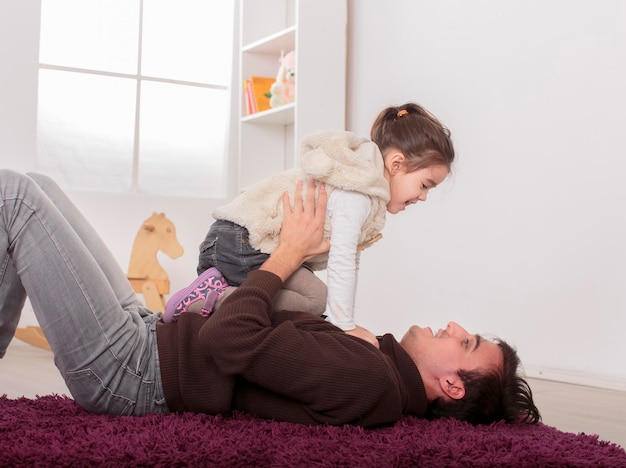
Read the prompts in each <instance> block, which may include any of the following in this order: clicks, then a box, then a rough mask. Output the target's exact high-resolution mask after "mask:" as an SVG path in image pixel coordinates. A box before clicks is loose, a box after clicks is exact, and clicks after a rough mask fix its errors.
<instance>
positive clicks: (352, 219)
mask: <svg viewBox="0 0 626 468" xmlns="http://www.w3.org/2000/svg"><path fill="white" fill-rule="evenodd" d="M453 160H454V148H453V145H452V142H451V140H450V131H449V130H448V129H447V128H445V127H444V126H443V125H442V124H441V123H440V122H439V121H438V120H437V119H436V118H435V117H434V116H433V115H432V114H430V113H429V112H428V111H427V110H425V109H424V108H423V107H421V106H419V105H417V104H414V103H408V104H405V105H402V106H399V107H388V108H386V109H384V110H383V111H382V112H381V113H380V114H379V115H378V117H377V118H376V120H375V121H374V123H373V125H372V129H371V141H370V140H368V139H366V138H361V137H357V136H356V135H354V134H352V133H349V132H335V131H327V132H322V133H318V134H314V135H311V136H309V137H307V138H305V139H304V141H303V142H302V145H301V159H300V167H299V168H296V169H291V170H287V171H284V172H281V173H279V174H277V175H275V176H272V177H269V178H267V179H265V180H262V181H261V182H259V183H257V184H256V185H254V186H252V187H251V188H250V189H248V190H246V191H245V192H243V193H242V194H240V195H239V196H238V197H236V198H235V199H234V200H233V201H232V202H231V203H229V204H227V205H226V206H223V207H220V208H218V209H216V210H215V211H214V212H213V217H214V218H215V219H216V221H215V222H214V223H213V224H212V225H211V227H210V229H209V232H208V233H207V235H206V238H205V240H204V242H203V243H202V244H201V246H200V256H199V264H198V274H199V275H200V276H199V277H198V278H197V279H196V281H194V282H193V283H192V284H191V285H190V286H189V287H188V288H185V289H183V290H181V291H179V292H178V293H176V294H174V295H173V296H172V298H171V299H170V300H169V301H168V304H167V307H166V310H165V314H164V321H165V322H172V321H175V320H177V318H178V316H179V315H180V314H181V313H182V312H185V311H187V310H194V308H195V311H198V309H199V308H200V307H202V313H203V314H204V315H208V314H209V313H210V312H211V310H212V309H213V307H214V305H215V301H216V300H217V298H218V297H219V296H220V295H221V294H222V293H223V292H224V291H225V290H226V288H227V286H228V285H230V286H238V285H240V284H241V283H242V282H243V281H244V279H245V278H246V276H247V275H248V273H249V272H250V271H251V270H255V269H258V267H259V266H260V265H261V264H262V263H263V262H264V261H265V260H266V259H267V257H268V256H269V254H270V253H271V252H272V251H273V250H274V248H275V247H276V245H277V242H278V233H279V231H280V226H281V221H282V202H281V200H282V195H283V193H284V192H285V191H288V192H289V193H290V195H291V196H292V197H293V193H294V190H295V187H296V183H297V181H299V180H306V179H311V178H312V179H314V180H315V181H316V183H318V184H325V186H326V190H327V192H328V194H329V195H328V208H327V222H326V226H325V230H326V233H327V236H329V237H330V244H331V247H330V251H329V253H328V255H324V256H322V257H318V258H315V259H312V260H310V261H308V262H307V263H306V264H304V265H303V266H302V267H301V268H300V269H299V270H298V271H296V273H294V275H292V277H291V278H290V279H289V280H288V281H287V282H286V283H285V285H284V289H283V290H282V291H281V293H280V294H279V296H278V297H277V298H276V300H275V302H274V304H275V308H276V309H277V310H280V309H283V310H298V311H307V312H311V313H314V314H317V315H321V314H325V315H326V316H327V319H328V320H329V321H330V322H331V323H333V324H334V325H336V326H338V327H339V328H341V329H342V330H344V331H345V332H346V333H349V334H352V335H354V336H358V337H360V338H363V339H365V340H367V341H370V342H371V343H372V344H374V345H377V343H378V342H377V340H376V338H375V336H374V335H373V334H372V333H370V332H369V331H367V330H365V329H364V328H362V327H359V326H358V325H357V324H356V322H355V319H354V302H355V294H356V287H357V271H358V267H359V256H360V252H361V250H363V249H364V248H366V247H368V246H369V245H371V244H372V243H373V242H375V241H377V240H378V239H380V237H382V235H381V234H380V231H381V230H382V228H383V225H384V223H385V215H386V212H389V213H391V214H396V213H398V212H400V211H403V210H404V209H405V208H406V207H407V206H409V205H413V204H415V203H417V202H418V201H426V197H427V195H428V191H429V190H430V189H432V188H434V187H436V186H437V185H439V184H440V183H441V182H442V181H443V180H444V179H445V178H446V177H447V175H448V173H449V171H450V169H451V165H452V162H453ZM324 268H326V269H327V285H328V286H327V287H326V284H324V282H323V281H321V280H320V279H319V278H318V277H317V276H316V275H315V274H314V273H313V271H315V270H322V269H324ZM222 275H223V276H222Z"/></svg>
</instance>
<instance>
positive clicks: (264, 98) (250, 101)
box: [243, 76, 276, 115]
mask: <svg viewBox="0 0 626 468" xmlns="http://www.w3.org/2000/svg"><path fill="white" fill-rule="evenodd" d="M274 81H276V79H275V78H267V77H264V76H251V77H250V78H248V79H247V80H245V81H244V83H243V87H244V90H245V93H244V94H245V96H246V111H247V112H248V115H250V114H254V113H256V112H262V111H264V110H267V109H269V108H270V96H271V95H270V88H271V87H272V85H273V84H274Z"/></svg>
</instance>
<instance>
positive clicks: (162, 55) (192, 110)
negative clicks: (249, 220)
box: [37, 0, 234, 198]
mask: <svg viewBox="0 0 626 468" xmlns="http://www.w3.org/2000/svg"><path fill="white" fill-rule="evenodd" d="M233 3H234V2H232V1H224V0H43V1H42V8H41V43H40V59H39V61H40V70H39V96H38V122H37V124H38V129H37V132H38V155H37V166H38V169H39V170H41V171H43V172H46V173H48V174H50V175H51V176H53V177H54V178H55V179H57V180H58V181H59V182H60V183H61V184H62V185H64V186H65V187H67V188H72V189H79V190H81V189H83V190H101V191H117V192H140V193H158V194H168V195H176V196H191V197H196V196H201V197H210V198H220V197H223V196H225V194H226V182H225V180H226V179H227V177H226V169H227V164H226V162H227V141H228V122H229V120H230V94H229V93H230V91H229V87H230V86H229V85H230V82H231V71H232V57H233V54H232V43H233V20H234V18H233V15H234V5H233Z"/></svg>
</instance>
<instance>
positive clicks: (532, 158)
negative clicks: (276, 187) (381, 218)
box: [348, 0, 626, 389]
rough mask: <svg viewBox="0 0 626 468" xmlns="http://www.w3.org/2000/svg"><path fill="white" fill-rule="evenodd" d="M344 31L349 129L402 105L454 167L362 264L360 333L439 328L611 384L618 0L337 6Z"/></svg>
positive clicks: (620, 259) (621, 320)
mask: <svg viewBox="0 0 626 468" xmlns="http://www.w3.org/2000/svg"><path fill="white" fill-rule="evenodd" d="M350 26H351V30H350V33H349V41H350V44H351V49H350V53H349V71H350V79H349V83H348V91H349V102H348V117H349V127H350V129H352V130H354V131H356V132H358V133H363V134H367V133H368V131H369V127H370V124H371V122H372V120H373V119H374V117H375V115H376V114H377V113H378V111H379V110H380V109H382V108H383V107H385V106H386V105H388V104H394V103H395V104H399V103H402V102H405V101H409V100H414V101H417V102H419V103H422V104H424V105H425V106H426V107H427V108H429V109H430V110H431V111H432V112H433V113H435V114H436V115H437V116H438V117H439V118H440V119H442V120H443V122H444V123H445V124H446V125H448V126H449V127H450V128H451V130H452V135H453V139H454V143H455V147H456V151H457V157H458V163H457V164H456V168H455V170H454V176H453V178H452V179H451V180H450V181H449V182H448V183H447V184H446V186H445V187H441V188H440V189H437V192H439V193H437V195H436V196H435V194H434V193H433V196H432V197H431V199H430V200H429V202H428V203H427V204H424V205H420V204H418V205H417V206H414V207H412V208H411V209H409V210H408V212H405V213H403V214H399V215H397V216H392V217H390V218H389V221H388V224H387V227H386V228H385V233H384V236H385V237H384V238H383V240H382V241H381V242H379V243H378V244H376V245H375V246H374V247H373V248H371V249H369V250H367V251H366V252H365V253H364V255H363V261H362V266H361V276H360V288H359V292H358V304H359V307H360V315H359V317H361V318H362V320H361V321H362V322H363V324H364V325H366V326H370V327H371V328H372V329H375V330H384V329H391V330H393V331H394V332H396V333H398V334H399V333H401V332H402V331H403V330H404V329H405V328H406V325H407V323H411V322H417V323H425V324H432V325H433V326H437V327H441V326H443V325H444V324H445V322H446V320H448V319H453V320H455V321H458V322H459V323H461V324H464V325H467V327H468V328H470V329H471V330H474V331H479V332H493V333H495V334H497V335H499V336H501V337H503V338H506V339H508V340H509V341H511V342H512V343H513V344H515V345H517V347H518V350H519V352H520V355H521V356H522V359H523V361H524V363H525V365H526V368H527V371H528V373H529V375H537V374H539V373H541V374H542V375H544V376H553V377H559V376H561V377H563V378H565V379H567V380H579V381H583V382H585V383H591V384H594V383H595V384H600V385H605V386H614V387H617V388H623V389H626V365H625V364H624V358H623V357H624V356H626V340H624V339H623V334H624V330H625V329H626V268H625V267H624V265H625V263H626V249H625V248H624V240H625V239H626V226H625V225H626V223H625V215H624V213H625V210H624V206H623V203H624V200H626V184H625V183H624V179H625V178H626V157H625V148H626V141H625V140H626V131H625V124H626V88H625V86H624V84H625V83H626V2H623V1H621V0H606V1H602V2H593V1H586V0H551V1H538V0H537V1H529V0H519V1H513V0H508V1H505V2H503V1H499V0H480V1H479V0H472V1H469V2H468V1H465V0H432V1H424V0H420V1H413V0H397V1H393V2H387V1H383V0H358V1H356V0H351V1H350Z"/></svg>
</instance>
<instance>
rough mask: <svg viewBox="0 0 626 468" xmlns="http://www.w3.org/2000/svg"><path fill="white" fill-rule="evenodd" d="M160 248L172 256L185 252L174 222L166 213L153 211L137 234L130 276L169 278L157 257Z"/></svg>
mask: <svg viewBox="0 0 626 468" xmlns="http://www.w3.org/2000/svg"><path fill="white" fill-rule="evenodd" d="M159 250H160V251H162V252H164V253H165V254H166V255H168V256H169V257H170V258H178V257H180V256H181V255H182V254H183V252H184V250H183V247H182V245H180V243H179V242H178V239H177V238H176V228H175V227H174V223H172V222H171V221H170V220H169V219H168V218H167V217H166V216H165V214H164V213H152V216H150V217H149V218H148V219H146V220H145V221H144V222H143V224H142V225H141V227H140V228H139V231H138V232H137V235H136V236H135V242H134V244H133V250H132V252H131V255H130V263H129V266H128V276H129V277H133V278H142V277H143V278H149V279H164V280H167V273H166V272H165V270H163V268H162V267H161V265H160V264H159V261H158V259H157V252H158V251H159Z"/></svg>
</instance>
